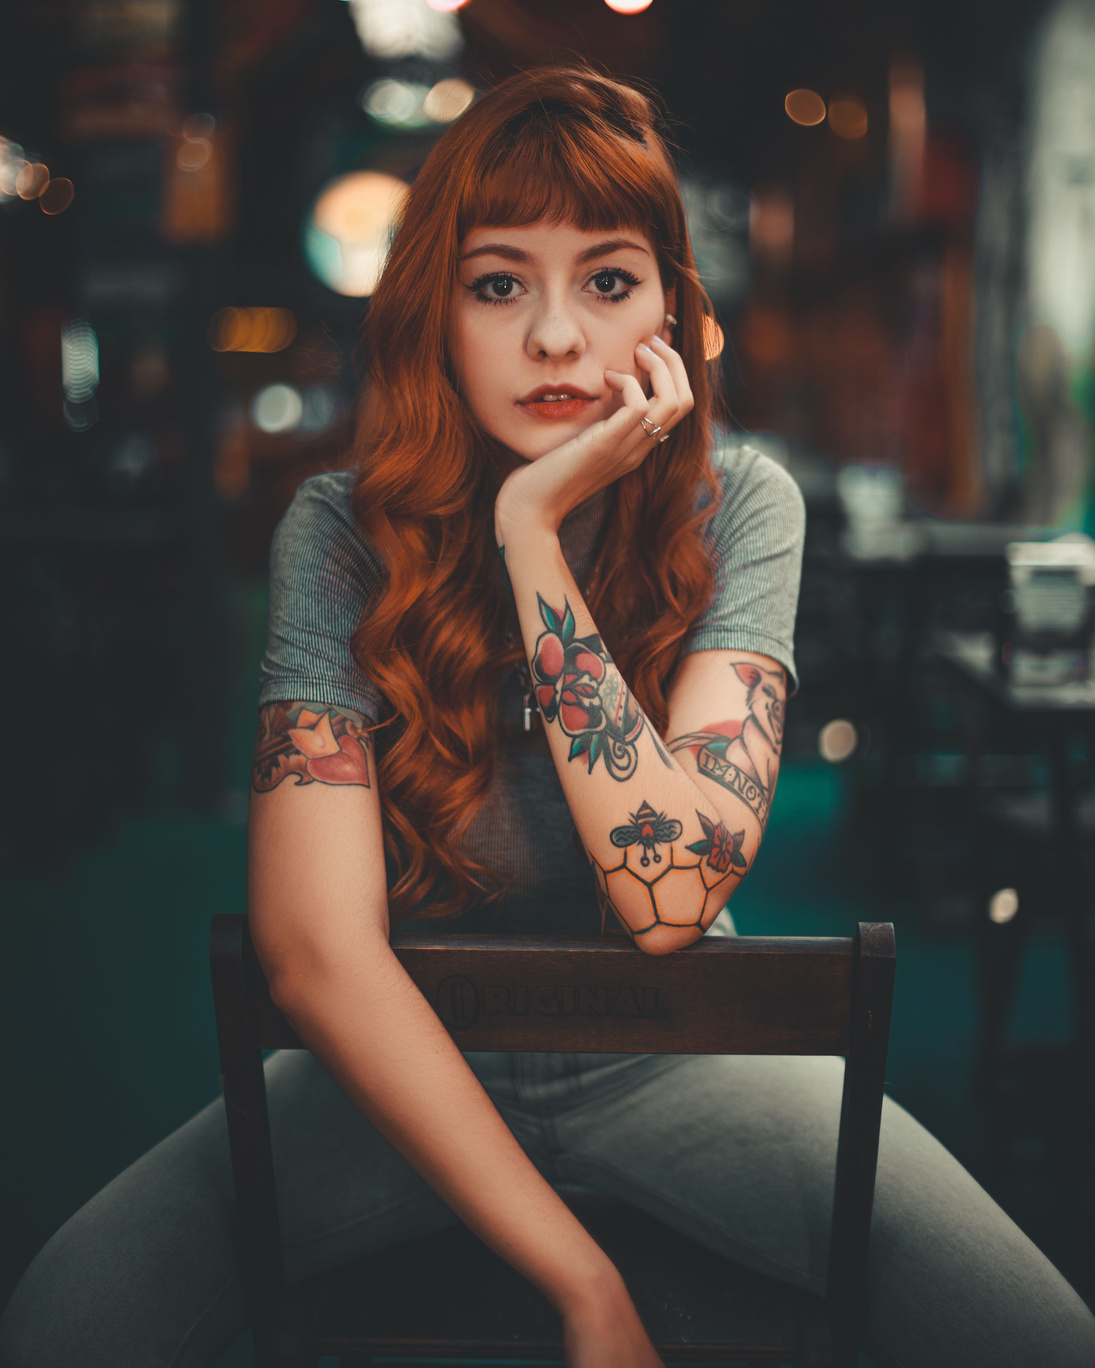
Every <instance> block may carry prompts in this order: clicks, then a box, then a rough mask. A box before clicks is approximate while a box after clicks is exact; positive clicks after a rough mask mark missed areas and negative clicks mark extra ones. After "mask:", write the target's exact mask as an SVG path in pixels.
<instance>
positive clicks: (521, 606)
mask: <svg viewBox="0 0 1095 1368" xmlns="http://www.w3.org/2000/svg"><path fill="white" fill-rule="evenodd" d="M499 527H500V530H501V531H502V532H503V534H504V535H505V537H506V540H505V543H504V544H505V548H506V550H505V557H506V566H507V569H508V571H509V576H510V582H511V584H512V586H513V591H514V596H515V598H516V602H517V611H518V615H519V618H520V622H521V630H522V634H523V637H524V643H525V648H526V651H527V652H528V656H529V662H530V672H531V676H532V681H533V685H534V688H535V694H536V701H537V703H538V705H539V708H540V712H541V717H542V719H543V723H544V728H545V731H546V732H547V736H548V743H549V745H550V747H551V752H552V757H553V759H554V761H555V765H556V769H557V771H558V773H559V779H560V782H561V784H562V786H563V792H564V794H565V795H566V799H567V803H568V805H569V807H570V811H571V815H572V816H573V818H574V823H575V826H576V827H577V828H578V834H579V835H580V837H581V838H582V842H583V844H584V845H585V849H586V853H587V855H588V857H589V859H590V862H591V864H592V865H593V867H594V871H595V874H596V879H597V887H598V892H599V895H600V897H601V903H602V910H603V911H607V910H609V909H611V910H612V911H613V912H614V913H615V915H616V916H617V918H618V919H619V921H620V922H621V923H622V925H623V926H624V928H625V929H626V930H627V931H628V932H629V933H630V934H631V936H632V937H633V938H634V940H635V942H636V944H638V945H639V946H640V947H641V948H642V949H644V950H646V951H648V952H649V953H651V954H665V953H668V952H670V951H673V950H679V949H681V948H683V947H684V946H686V945H688V944H690V943H691V942H692V941H694V940H697V939H698V938H699V937H700V936H702V935H703V933H704V931H706V930H707V928H708V927H709V926H710V925H711V923H712V921H714V919H715V917H716V916H717V915H718V913H719V911H720V909H721V908H722V907H723V906H724V905H725V903H726V900H727V898H728V897H729V896H730V895H731V894H732V893H733V892H734V890H735V889H736V888H737V886H738V885H739V884H740V882H741V880H742V878H743V877H744V875H745V873H746V872H747V871H748V869H749V867H750V866H751V865H752V862H753V860H754V858H755V857H756V853H757V850H758V849H759V846H760V842H761V838H762V836H763V834H764V826H765V822H766V820H767V815H768V808H769V804H770V802H771V797H772V794H773V792H774V790H775V783H776V776H777V773H778V769H779V756H780V747H781V745H782V739H783V701H784V697H785V681H784V674H783V670H782V668H781V667H780V666H778V665H777V664H776V663H775V662H774V661H772V660H769V659H768V658H767V657H765V656H761V655H755V654H752V653H749V652H732V651H701V652H697V653H696V654H694V655H690V656H686V657H685V658H684V660H683V661H682V663H681V666H680V667H679V669H678V671H677V675H676V678H675V679H674V682H673V688H672V690H671V693H670V698H669V705H670V719H669V727H668V735H669V736H670V737H672V738H674V739H673V740H672V741H671V742H670V743H669V745H666V743H665V742H664V741H663V740H662V738H661V737H660V736H659V735H658V734H657V732H656V731H655V729H654V728H653V727H652V726H651V724H650V721H649V719H648V718H647V717H646V716H645V714H644V713H643V711H642V709H641V708H640V707H639V704H638V702H637V700H636V699H635V697H634V695H633V694H632V693H631V691H630V689H629V688H628V686H627V683H626V681H625V680H624V679H623V678H622V676H621V675H620V673H619V671H618V670H617V668H616V666H615V665H614V664H613V662H612V660H611V657H610V656H609V654H608V652H607V651H606V649H605V647H604V645H603V643H602V642H601V639H600V636H599V634H598V633H597V628H596V625H595V624H594V622H593V619H592V617H591V616H590V614H589V610H588V608H587V607H586V605H585V603H584V602H583V600H582V598H581V595H580V594H579V591H578V588H577V585H576V584H575V583H574V579H573V577H572V576H571V574H570V572H569V570H568V568H567V565H566V562H565V561H564V559H563V556H562V552H561V550H560V549H559V542H558V538H557V536H555V535H554V534H553V533H551V532H550V531H549V530H545V529H544V528H543V527H542V526H537V525H536V524H535V523H530V522H524V523H520V522H515V521H513V520H512V519H507V518H505V517H502V518H501V519H500V521H499Z"/></svg>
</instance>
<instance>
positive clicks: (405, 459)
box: [352, 66, 717, 922]
mask: <svg viewBox="0 0 1095 1368" xmlns="http://www.w3.org/2000/svg"><path fill="white" fill-rule="evenodd" d="M545 219H546V220H548V221H550V222H559V223H569V224H572V225H574V226H575V227H577V228H579V229H582V230H585V231H598V230H609V231H612V230H615V229H619V228H624V227H629V228H637V229H639V230H640V231H642V232H645V233H646V235H647V236H648V237H649V239H650V240H651V241H652V242H653V244H654V246H655V248H656V250H657V257H658V265H659V271H660V274H661V279H662V282H663V286H664V287H665V288H667V289H668V288H669V286H670V285H673V286H675V287H676V318H677V326H676V330H675V334H674V337H675V343H674V345H675V346H676V347H677V349H678V350H679V352H680V354H681V356H682V358H683V360H684V363H685V366H686V367H687V370H688V374H689V377H690V380H691V383H692V388H693V393H694V396H695V407H694V408H693V410H692V412H691V413H690V414H689V415H688V416H687V417H686V418H685V419H684V420H683V421H682V422H680V423H679V424H678V425H677V426H676V427H675V428H674V429H673V432H672V435H671V437H670V439H669V440H668V441H667V442H665V443H663V444H662V445H660V446H656V447H655V448H654V449H653V451H652V452H651V453H650V455H649V456H648V457H647V458H646V460H645V461H644V462H643V463H642V465H641V466H639V468H638V469H637V470H635V471H632V472H631V473H629V474H627V475H625V476H624V477H623V478H622V479H620V480H619V481H617V483H616V485H615V486H614V491H613V492H614V497H615V506H614V513H613V516H612V517H611V518H610V519H609V522H608V528H607V532H606V535H605V538H604V541H603V544H602V547H601V550H600V553H599V555H598V558H597V564H596V567H595V569H594V574H593V586H592V588H591V589H590V591H589V608H590V611H591V613H592V614H593V618H594V621H595V622H596V623H597V627H598V630H599V631H600V633H601V635H602V637H603V638H604V641H605V644H606V646H607V647H608V649H609V651H610V652H611V654H612V656H613V658H614V660H615V661H616V664H617V665H618V667H619V669H620V671H621V673H622V675H623V677H624V678H625V679H626V680H627V682H628V684H629V685H630V687H631V689H632V691H633V692H634V694H635V696H636V697H637V699H638V700H639V703H640V704H641V705H642V707H643V709H644V710H645V712H646V715H647V717H648V718H649V719H650V722H651V723H652V724H653V725H654V726H655V727H657V728H658V729H659V730H661V729H662V728H664V726H665V723H666V716H667V709H666V686H667V681H668V679H669V676H670V673H671V672H672V670H673V667H674V665H675V664H676V661H677V659H678V655H679V653H680V647H681V643H682V641H683V639H684V637H685V635H686V633H687V632H688V629H689V627H690V625H691V623H692V622H693V621H694V620H695V618H696V617H697V616H698V615H699V613H700V612H701V611H702V610H703V608H704V607H705V606H706V604H707V603H708V601H709V599H710V596H711V592H712V585H713V575H714V568H713V565H712V563H711V558H710V555H709V552H708V550H707V549H706V547H705V544H704V538H703V530H704V527H705V525H706V522H707V521H708V519H709V518H710V517H711V515H712V513H713V512H714V509H715V507H716V505H717V484H716V481H715V479H714V476H713V473H712V470H711V461H710V451H711V442H712V406H713V402H714V396H715V394H716V393H717V386H716V385H715V383H714V375H713V373H711V372H709V363H708V362H707V361H706V360H705V356H704V339H705V335H707V334H708V333H710V332H713V322H712V310H711V304H710V301H709V299H708V298H707V295H706V293H705V292H704V290H703V288H702V286H701V285H700V282H699V278H698V276H697V274H696V267H695V262H694V260H693V256H692V249H691V245H690V243H689V239H688V229H687V226H686V223H685V215H684V208H683V205H682V203H681V195H680V188H679V185H678V181H677V176H676V173H675V171H674V169H673V163H672V161H671V158H670V155H669V152H668V149H667V139H666V136H665V133H664V123H663V121H662V117H661V115H660V112H659V110H658V109H657V107H656V106H655V104H654V102H653V101H652V99H651V98H650V97H648V96H647V95H646V94H645V93H643V92H641V91H640V90H638V89H636V88H634V87H632V86H630V85H626V84H623V83H621V82H620V81H617V80H613V79H610V78H608V77H606V76H603V75H601V74H599V73H597V72H595V71H594V70H592V69H590V68H587V67H584V66H574V67H564V68H558V67H556V68H546V69H540V70H534V71H531V72H528V73H522V74H520V75H517V76H512V77H510V78H509V79H508V80H506V81H504V82H502V83H501V84H500V85H499V86H497V87H496V88H495V89H494V90H492V91H490V92H489V93H488V94H486V95H484V96H483V97H482V98H481V99H480V100H479V101H478V102H477V103H475V104H474V105H472V107H471V108H470V109H469V110H468V112H467V113H465V114H464V115H462V116H461V118H459V119H458V120H457V121H456V122H455V123H454V124H453V125H452V126H451V127H450V128H449V129H448V130H447V131H446V132H445V133H444V135H443V136H442V137H441V138H440V140H439V141H438V142H437V144H436V145H435V147H434V148H433V150H432V151H431V153H430V155H429V156H428V158H427V159H426V161H425V163H424V165H423V166H422V169H421V170H420V171H419V173H418V176H417V177H416V179H415V181H414V184H413V186H412V187H411V190H410V193H409V195H408V196H407V199H406V201H405V204H404V209H403V213H402V217H401V219H400V222H399V225H398V228H397V230H396V233H395V236H394V240H393V243H392V247H391V250H390V252H389V255H388V259H387V263H386V265H385V268H384V272H383V275H382V277H381V279H380V281H379V283H378V285H377V287H376V290H375V292H374V294H373V297H372V301H371V305H370V309H369V315H368V320H367V323H366V329H365V350H366V361H367V365H368V376H369V385H368V391H367V398H366V401H365V403H364V404H363V408H362V415H361V421H360V423H359V429H358V436H357V439H356V443H357V444H356V451H355V461H356V467H357V470H358V475H357V479H356V482H355V485H354V491H353V512H354V516H355V519H356V521H357V524H358V526H359V527H360V529H361V531H362V532H363V533H364V535H365V536H366V537H367V538H368V539H369V541H370V542H371V543H372V545H373V547H374V548H375V549H376V551H377V553H378V554H379V556H380V559H381V562H382V564H383V566H384V580H383V584H382V587H381V589H380V591H379V592H378V594H377V595H376V596H375V598H374V599H373V600H372V601H371V602H370V603H369V605H368V607H367V609H366V611H365V613H364V616H363V618H362V620H361V622H360V624H359V626H358V628H357V630H356V632H355V634H354V637H353V642H352V647H353V651H354V655H355V658H356V659H357V660H358V662H359V663H360V664H361V667H362V669H363V670H364V671H365V673H366V674H367V675H368V676H369V677H370V678H371V679H372V680H373V681H374V682H375V684H376V686H377V687H378V689H379V690H380V691H381V693H382V694H383V696H384V698H385V699H386V700H387V702H388V706H389V708H390V715H388V716H386V717H384V718H382V720H381V723H380V724H379V728H378V735H377V738H376V739H377V743H378V744H377V773H378V780H379V787H380V792H381V794H382V796H383V807H384V831H385V849H386V852H387V856H388V861H389V891H388V902H389V911H390V915H391V918H392V921H393V922H394V921H396V920H398V918H399V917H401V916H404V915H406V914H407V913H408V912H412V911H413V912H415V913H416V914H418V915H420V916H432V917H441V916H445V915H448V914H451V913H454V912H457V911H459V910H461V909H463V908H465V907H466V906H468V905H469V904H470V903H471V902H473V901H483V900H484V899H486V900H489V899H491V898H494V897H497V896H499V895H500V893H501V892H502V891H503V889H502V887H500V886H499V878H498V874H497V871H495V870H493V869H491V868H490V867H489V866H488V865H486V864H484V863H481V862H479V861H477V860H475V859H474V858H472V857H470V856H469V855H467V854H466V853H462V852H461V851H460V850H459V848H458V847H459V842H460V840H461V837H462V836H463V834H464V833H465V832H466V830H467V828H468V826H469V824H470V823H471V821H472V819H473V817H474V815H475V813H476V812H477V811H478V809H479V807H480V806H481V804H482V802H483V800H484V798H485V797H486V794H487V790H488V788H489V786H490V782H491V776H492V773H493V766H494V761H495V748H496V745H497V741H498V732H499V716H498V712H499V702H498V700H499V692H500V686H501V682H502V677H503V676H504V675H505V673H506V672H507V671H511V670H513V668H514V666H515V664H517V663H518V662H519V661H523V658H524V657H523V652H522V650H521V648H520V646H519V645H515V644H514V642H513V640H512V639H510V640H507V623H511V624H512V623H513V622H515V614H514V613H513V609H512V597H511V594H510V590H509V588H508V586H507V585H506V583H505V581H504V578H503V576H502V573H501V569H500V565H499V557H498V553H497V550H496V548H495V542H494V500H495V496H496V494H497V492H498V489H499V487H500V485H501V482H502V480H503V479H504V478H505V476H506V474H507V473H508V472H509V470H511V469H513V468H514V467H515V465H516V464H517V462H518V459H519V458H517V457H515V456H514V454H513V453H512V452H508V451H507V450H506V449H505V448H504V447H502V446H501V444H500V443H497V442H495V441H494V440H493V439H491V438H490V437H489V436H488V435H486V434H484V433H483V432H482V431H481V430H480V429H479V428H478V427H477V425H476V424H475V422H474V420H473V418H472V416H471V414H470V412H469V410H468V409H467V407H466V406H465V404H464V402H463V400H462V399H461V398H460V395H459V393H458V392H457V388H456V385H455V382H454V378H453V372H452V370H451V367H450V363H449V358H448V355H447V349H446V328H447V324H448V313H449V308H450V301H451V300H452V299H453V296H454V293H455V286H456V272H457V258H458V248H459V244H460V242H461V240H462V239H463V237H464V236H465V234H466V233H468V232H469V231H470V230H471V229H472V228H474V227H477V226H485V225H490V226H492V227H494V226H497V227H506V226H510V227H516V226H521V225H525V224H530V223H535V222H538V221H540V220H545ZM640 548H641V554H640Z"/></svg>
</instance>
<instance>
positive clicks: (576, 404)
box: [516, 385, 598, 420]
mask: <svg viewBox="0 0 1095 1368" xmlns="http://www.w3.org/2000/svg"><path fill="white" fill-rule="evenodd" d="M597 402H598V398H597V396H596V395H594V394H590V393H588V391H586V390H584V389H579V388H578V386H577V385H537V386H536V388H535V389H534V390H529V392H528V394H526V395H525V397H524V398H523V399H518V400H517V401H516V407H517V408H519V409H520V410H521V412H522V413H527V414H528V416H529V417H530V418H539V419H552V418H555V419H560V420H562V419H567V418H577V417H578V415H579V414H582V413H584V412H585V411H586V409H588V408H589V407H590V405H591V404H596V403H597Z"/></svg>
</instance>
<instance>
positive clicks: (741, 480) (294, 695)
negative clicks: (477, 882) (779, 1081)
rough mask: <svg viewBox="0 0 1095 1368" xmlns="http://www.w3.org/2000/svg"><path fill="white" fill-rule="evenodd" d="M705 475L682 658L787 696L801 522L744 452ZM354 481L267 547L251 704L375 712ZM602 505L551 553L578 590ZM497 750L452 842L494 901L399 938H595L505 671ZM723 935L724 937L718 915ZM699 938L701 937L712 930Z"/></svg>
mask: <svg viewBox="0 0 1095 1368" xmlns="http://www.w3.org/2000/svg"><path fill="white" fill-rule="evenodd" d="M712 464H713V466H714V469H715V473H716V476H717V478H718V481H719V483H720V485H721V489H722V498H721V502H720V505H719V508H718V511H717V512H716V514H715V516H714V517H713V518H712V520H711V522H710V524H709V525H708V529H707V537H708V543H709V545H710V549H711V552H712V555H713V556H714V560H715V565H716V575H715V588H714V593H713V594H712V597H711V602H710V603H709V605H708V607H707V608H706V609H705V610H704V612H703V613H701V614H700V616H699V618H697V620H696V622H695V623H694V624H693V626H692V629H691V631H690V633H689V635H688V637H687V639H686V642H685V645H684V648H683V650H684V651H685V652H690V651H707V650H735V651H756V652H759V653H760V654H761V655H766V656H769V657H771V659H773V660H775V661H778V663H779V664H780V665H782V666H783V667H784V668H785V669H786V670H787V672H788V676H789V679H790V682H791V686H792V688H793V687H794V685H795V683H796V678H797V677H796V673H795V661H794V651H793V633H794V621H795V609H796V606H797V603H798V586H799V574H800V569H801V561H802V541H803V533H804V528H805V514H804V509H803V503H802V496H801V494H800V493H799V489H798V486H797V485H796V484H795V482H794V480H793V479H792V478H791V477H790V476H789V475H788V474H787V473H786V472H785V471H784V470H783V469H782V468H781V467H780V466H778V465H776V464H775V462H773V461H771V460H769V459H768V458H767V457H766V456H762V455H760V454H759V453H758V452H756V451H754V450H752V449H751V448H749V447H748V446H739V445H735V444H733V443H732V442H727V443H723V444H720V445H719V446H718V447H716V449H715V452H714V454H713V457H712ZM354 478H355V477H354V473H353V472H352V471H339V472H335V473H332V474H327V475H317V476H315V477H313V478H312V479H310V480H305V482H304V483H303V484H302V485H301V487H300V489H299V490H298V491H297V494H296V497H295V498H294V499H293V502H292V504H291V505H290V506H289V508H288V510H287V511H286V513H285V516H284V517H283V518H282V520H281V522H280V523H279V525H278V528H277V531H276V532H275V534H274V539H273V544H272V546H271V553H270V621H269V632H268V637H267V645H266V654H265V657H264V659H263V662H262V671H261V685H260V690H259V703H260V705H262V704H266V703H273V702H282V701H285V702H288V701H302V702H310V703H324V704H327V705H328V706H331V707H337V708H346V709H350V710H352V711H353V712H357V713H360V714H362V715H363V716H364V717H366V718H369V719H371V720H373V721H376V720H378V719H379V718H380V717H381V715H382V712H383V699H382V698H381V695H380V694H379V692H378V691H377V688H376V686H375V685H374V684H373V682H372V681H371V680H370V679H369V677H368V674H367V672H366V671H365V670H363V669H362V668H361V666H360V665H359V664H358V662H357V661H356V660H355V659H354V657H353V654H352V652H351V649H350V639H351V637H352V635H353V632H354V629H355V628H356V626H357V624H358V622H359V621H360V619H361V616H362V614H363V613H364V612H365V610H366V608H367V606H368V603H369V601H370V599H371V598H372V596H373V595H374V594H375V593H376V592H377V590H378V589H379V587H380V584H381V579H382V566H381V562H380V560H379V558H378V556H377V555H376V553H375V551H374V550H373V548H372V547H371V546H370V545H369V544H368V542H367V540H366V539H365V538H364V536H363V535H362V533H361V531H360V529H359V528H358V526H357V524H356V523H355V521H354V517H353V513H352V511H351V508H350V495H351V491H352V489H353V485H354ZM611 503H612V499H611V492H610V491H609V490H602V491H601V492H600V493H598V494H596V495H594V496H593V498H591V499H589V500H587V502H585V503H583V504H581V505H580V506H579V507H578V508H576V509H574V510H573V511H572V512H571V513H570V514H568V516H567V517H566V518H565V519H564V520H563V523H562V526H561V527H560V529H559V541H560V545H561V547H562V551H563V556H564V558H565V559H566V562H567V565H568V566H569V567H570V571H571V573H572V574H573V576H574V578H575V581H576V582H577V583H578V584H579V585H583V584H586V583H587V582H588V579H589V576H590V573H591V571H592V569H593V565H594V563H595V561H596V558H597V553H598V551H599V549H600V546H601V542H602V539H603V534H604V530H605V523H606V518H607V515H608V512H609V509H610V507H611ZM500 706H501V722H502V724H503V725H502V733H503V735H502V739H501V740H500V743H499V751H498V758H497V762H496V764H495V770H494V778H493V781H492V784H491V787H490V790H489V792H488V794H487V798H486V800H485V801H484V803H483V806H482V807H481V808H480V810H479V812H478V813H477V814H476V816H475V819H474V821H473V822H472V824H471V826H470V827H469V829H468V832H467V834H466V836H465V838H464V841H463V843H462V846H463V848H464V849H465V850H466V851H468V852H469V853H472V854H474V855H476V856H477V857H478V858H480V859H482V860H485V861H486V862H487V863H488V864H490V865H491V866H493V867H494V868H496V869H497V870H499V871H500V872H501V874H502V875H503V876H504V877H505V878H507V879H508V881H509V883H508V888H507V891H506V892H505V894H504V895H503V896H502V898H501V899H499V900H498V901H497V902H495V903H492V904H490V905H489V906H476V907H472V908H470V909H468V910H467V911H466V912H463V913H460V914H459V915H458V916H456V917H451V918H446V919H444V920H442V921H429V922H422V923H418V924H417V925H416V923H415V919H414V918H405V919H404V920H403V921H401V922H400V924H399V929H400V931H401V932H402V931H410V930H415V929H425V927H426V926H427V925H428V926H429V928H430V929H431V930H435V931H440V930H447V931H462V932H467V931H491V932H494V933H495V934H507V935H512V934H522V933H524V934H536V935H593V934H596V933H597V932H598V931H599V930H600V926H601V915H600V910H599V907H598V904H597V897H596V892H595V888H594V883H593V876H592V873H591V871H590V868H589V864H588V862H587V860H586V858H585V854H584V852H583V850H582V847H581V843H580V841H579V839H578V834H577V832H576V830H575V827H574V823H573V820H572V819H571V816H570V809H569V808H568V807H567V803H566V798H565V797H564V795H563V789H562V785H561V784H560V783H559V777H558V774H557V773H556V770H555V763H554V761H553V760H552V758H551V753H550V751H549V749H548V746H547V742H546V739H545V738H544V737H543V735H542V734H541V732H542V729H541V727H540V724H539V723H538V722H537V724H536V729H535V730H534V732H533V733H532V734H531V735H530V736H528V737H526V736H524V735H523V734H522V732H521V723H522V713H523V692H522V689H521V685H520V683H519V681H518V678H517V675H516V672H515V671H514V672H512V673H510V674H509V675H507V676H506V678H505V680H504V682H503V685H502V694H501V703H500ZM720 921H721V922H722V926H721V927H715V928H712V930H716V931H717V930H719V929H721V930H723V931H729V930H731V929H732V924H731V923H729V922H728V920H726V914H725V913H724V914H723V917H722V918H720ZM708 934H709V935H710V934H711V932H710V931H709V932H708Z"/></svg>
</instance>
